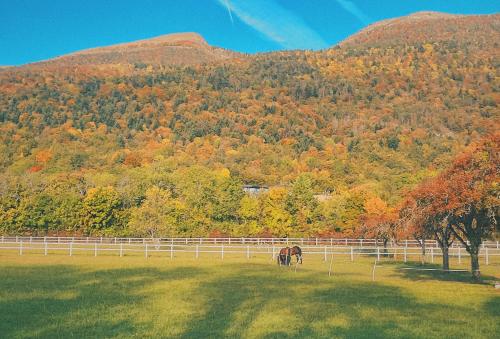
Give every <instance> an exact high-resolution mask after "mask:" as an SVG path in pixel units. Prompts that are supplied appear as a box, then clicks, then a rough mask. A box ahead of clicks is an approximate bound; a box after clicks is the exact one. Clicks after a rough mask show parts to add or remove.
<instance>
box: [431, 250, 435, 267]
mask: <svg viewBox="0 0 500 339" xmlns="http://www.w3.org/2000/svg"><path fill="white" fill-rule="evenodd" d="M431 263H433V264H434V247H431Z"/></svg>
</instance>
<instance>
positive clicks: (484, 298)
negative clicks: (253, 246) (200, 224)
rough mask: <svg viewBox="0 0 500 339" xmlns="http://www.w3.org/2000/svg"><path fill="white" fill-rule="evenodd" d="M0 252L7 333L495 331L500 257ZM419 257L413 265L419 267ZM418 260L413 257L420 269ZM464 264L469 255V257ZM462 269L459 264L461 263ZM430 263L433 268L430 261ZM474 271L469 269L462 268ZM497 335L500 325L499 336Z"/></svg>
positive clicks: (1, 330) (2, 326)
mask: <svg viewBox="0 0 500 339" xmlns="http://www.w3.org/2000/svg"><path fill="white" fill-rule="evenodd" d="M346 259H347V258H338V259H335V260H334V265H333V272H334V275H333V276H332V277H329V276H328V266H329V263H325V262H323V261H322V260H321V258H314V259H312V258H309V260H308V258H307V257H306V258H305V261H304V265H302V266H300V267H299V269H298V270H297V272H294V270H293V269H292V270H290V269H288V268H283V267H282V268H280V267H278V266H277V265H276V264H275V263H274V262H271V260H270V259H269V258H268V257H260V258H259V257H256V258H252V259H250V260H245V259H240V258H235V257H234V258H231V257H226V258H224V261H222V260H221V259H220V258H217V257H215V256H214V257H213V258H210V257H207V256H205V257H202V258H200V259H198V260H195V259H193V258H192V257H182V256H180V257H176V258H174V259H173V260H170V258H165V257H151V258H147V259H146V258H144V257H141V256H136V257H124V258H120V257H117V256H102V257H96V258H94V257H92V256H84V255H76V256H72V257H69V256H64V255H49V256H43V255H36V254H30V255H24V256H19V255H17V254H15V253H12V252H11V253H8V252H0V319H1V321H0V337H2V338H25V337H46V338H56V337H61V338H68V337H79V338H81V337H120V338H123V337H179V338H206V337H214V338H215V337H248V338H253V337H256V338H281V337H324V338H361V337H366V338H387V337H399V338H409V337H411V338H436V337H441V338H442V337H449V338H458V337H460V338H493V337H495V336H496V335H498V333H500V292H499V291H498V290H495V289H494V288H493V287H492V285H491V281H493V280H495V279H496V280H500V262H499V260H498V259H496V260H497V261H496V262H492V263H491V264H490V265H489V266H484V265H483V266H482V272H483V274H484V275H485V276H486V280H487V281H488V283H485V284H472V283H470V279H469V274H468V273H450V274H444V273H436V272H433V271H404V270H400V269H399V268H400V267H403V265H402V264H394V263H389V262H387V263H382V267H379V268H377V270H376V280H375V281H374V282H373V281H372V266H373V261H372V259H370V258H365V259H362V258H358V259H357V260H356V262H354V263H351V262H349V261H346ZM409 265H412V264H411V263H409V264H407V265H405V266H409ZM415 265H416V264H413V266H415ZM464 265H465V263H464ZM453 266H454V267H453V268H457V267H458V265H457V264H456V263H455V262H453ZM429 267H431V266H429ZM463 267H465V266H463ZM495 333H497V334H496V335H495Z"/></svg>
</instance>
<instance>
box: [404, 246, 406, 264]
mask: <svg viewBox="0 0 500 339" xmlns="http://www.w3.org/2000/svg"><path fill="white" fill-rule="evenodd" d="M404 255H405V259H404V260H405V262H406V247H405V248H404Z"/></svg>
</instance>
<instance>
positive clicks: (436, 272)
mask: <svg viewBox="0 0 500 339" xmlns="http://www.w3.org/2000/svg"><path fill="white" fill-rule="evenodd" d="M384 265H392V266H394V268H395V269H396V270H397V271H398V272H399V273H400V274H401V276H403V277H405V278H407V279H410V280H413V281H418V280H439V281H455V282H462V283H475V284H481V283H482V284H491V282H492V281H494V280H495V277H494V276H490V275H484V274H481V281H479V282H476V281H474V279H473V278H472V274H471V272H470V271H467V270H464V271H453V269H454V268H453V267H451V268H450V269H451V271H449V272H446V271H443V270H442V265H439V264H431V263H426V264H422V263H420V262H408V263H407V264H401V263H384ZM406 268H411V269H406Z"/></svg>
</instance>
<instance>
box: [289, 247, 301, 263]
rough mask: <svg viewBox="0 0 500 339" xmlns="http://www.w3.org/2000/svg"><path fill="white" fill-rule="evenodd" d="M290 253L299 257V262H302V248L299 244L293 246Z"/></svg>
mask: <svg viewBox="0 0 500 339" xmlns="http://www.w3.org/2000/svg"><path fill="white" fill-rule="evenodd" d="M290 255H294V256H295V257H296V258H297V264H302V249H301V248H300V247H299V246H293V247H292V248H291V250H290Z"/></svg>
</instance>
